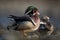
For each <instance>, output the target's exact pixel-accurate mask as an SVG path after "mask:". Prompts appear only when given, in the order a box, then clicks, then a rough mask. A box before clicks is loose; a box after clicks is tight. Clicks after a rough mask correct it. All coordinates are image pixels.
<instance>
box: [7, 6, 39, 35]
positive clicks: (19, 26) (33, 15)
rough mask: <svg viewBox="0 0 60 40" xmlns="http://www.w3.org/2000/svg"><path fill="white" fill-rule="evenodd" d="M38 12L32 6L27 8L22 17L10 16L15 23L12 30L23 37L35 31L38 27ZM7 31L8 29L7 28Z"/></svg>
mask: <svg viewBox="0 0 60 40" xmlns="http://www.w3.org/2000/svg"><path fill="white" fill-rule="evenodd" d="M39 15H40V13H39V11H38V9H37V8H36V7H34V6H29V7H28V8H27V9H26V10H25V13H24V16H21V17H19V16H14V15H10V17H9V18H13V19H14V21H15V23H14V24H13V26H16V27H15V28H14V30H17V31H22V32H23V33H24V35H25V36H27V33H29V32H33V31H35V30H37V29H38V28H39V26H40V18H39ZM7 29H9V27H7Z"/></svg>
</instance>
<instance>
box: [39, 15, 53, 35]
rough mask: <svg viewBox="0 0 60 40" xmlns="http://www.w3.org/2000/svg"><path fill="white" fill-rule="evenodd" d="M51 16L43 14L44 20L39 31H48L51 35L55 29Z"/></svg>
mask: <svg viewBox="0 0 60 40" xmlns="http://www.w3.org/2000/svg"><path fill="white" fill-rule="evenodd" d="M49 19H50V18H49V17H48V16H43V18H42V19H41V20H42V22H40V28H39V31H40V33H41V32H43V33H44V34H45V33H46V34H47V35H50V34H51V33H52V32H53V31H54V27H53V25H52V24H51V23H50V20H49Z"/></svg>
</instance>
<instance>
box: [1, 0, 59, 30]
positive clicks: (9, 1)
mask: <svg viewBox="0 0 60 40" xmlns="http://www.w3.org/2000/svg"><path fill="white" fill-rule="evenodd" d="M31 5H33V6H35V7H37V8H38V9H39V12H40V14H41V16H42V15H43V16H44V15H47V16H49V17H50V21H51V23H52V24H53V25H54V27H55V28H56V29H57V30H58V29H60V1H59V0H0V25H1V26H2V27H3V28H6V27H7V25H8V22H9V20H8V18H7V17H8V16H9V15H11V14H12V15H16V16H22V15H24V12H25V10H26V8H27V7H28V6H31Z"/></svg>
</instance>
